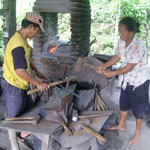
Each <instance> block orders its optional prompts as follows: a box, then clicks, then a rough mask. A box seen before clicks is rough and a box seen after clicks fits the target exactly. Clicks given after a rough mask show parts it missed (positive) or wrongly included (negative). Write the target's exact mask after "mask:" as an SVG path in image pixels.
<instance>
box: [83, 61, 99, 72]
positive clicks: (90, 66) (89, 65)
mask: <svg viewBox="0 0 150 150" xmlns="http://www.w3.org/2000/svg"><path fill="white" fill-rule="evenodd" d="M83 66H85V67H88V68H91V69H94V70H96V69H97V67H95V66H93V65H91V64H88V63H86V62H84V64H83Z"/></svg>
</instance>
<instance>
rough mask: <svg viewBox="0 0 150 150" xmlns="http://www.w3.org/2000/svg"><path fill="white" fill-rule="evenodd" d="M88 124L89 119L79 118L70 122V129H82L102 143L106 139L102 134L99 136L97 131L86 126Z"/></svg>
mask: <svg viewBox="0 0 150 150" xmlns="http://www.w3.org/2000/svg"><path fill="white" fill-rule="evenodd" d="M89 125H90V120H88V119H82V120H79V121H78V122H73V123H72V124H70V128H71V130H72V131H80V130H84V131H86V132H88V133H90V134H92V135H93V136H95V137H96V138H98V139H99V140H100V141H102V142H103V143H105V142H106V141H107V140H106V139H105V138H104V137H103V136H101V135H100V134H99V133H97V132H96V131H95V130H93V129H92V128H90V127H88V126H89Z"/></svg>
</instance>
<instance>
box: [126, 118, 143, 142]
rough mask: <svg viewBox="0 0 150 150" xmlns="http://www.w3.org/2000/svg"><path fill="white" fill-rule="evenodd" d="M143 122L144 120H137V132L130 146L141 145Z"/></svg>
mask: <svg viewBox="0 0 150 150" xmlns="http://www.w3.org/2000/svg"><path fill="white" fill-rule="evenodd" d="M142 122H143V119H136V130H135V133H134V137H133V138H132V139H131V141H130V142H129V144H132V145H136V144H139V143H140V135H141V126H142Z"/></svg>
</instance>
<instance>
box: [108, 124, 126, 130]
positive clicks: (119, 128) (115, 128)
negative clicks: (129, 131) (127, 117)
mask: <svg viewBox="0 0 150 150" xmlns="http://www.w3.org/2000/svg"><path fill="white" fill-rule="evenodd" d="M108 129H109V130H120V131H125V127H123V126H120V125H119V124H118V125H116V126H111V127H109V128H108Z"/></svg>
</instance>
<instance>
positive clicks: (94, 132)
mask: <svg viewBox="0 0 150 150" xmlns="http://www.w3.org/2000/svg"><path fill="white" fill-rule="evenodd" d="M82 129H83V130H84V131H86V132H88V133H90V134H92V135H94V136H95V137H97V138H98V139H99V140H100V141H102V142H104V143H105V142H106V141H107V140H106V139H105V138H104V137H103V136H101V135H100V134H98V133H97V132H96V131H94V130H93V129H91V128H89V127H87V126H82Z"/></svg>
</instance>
